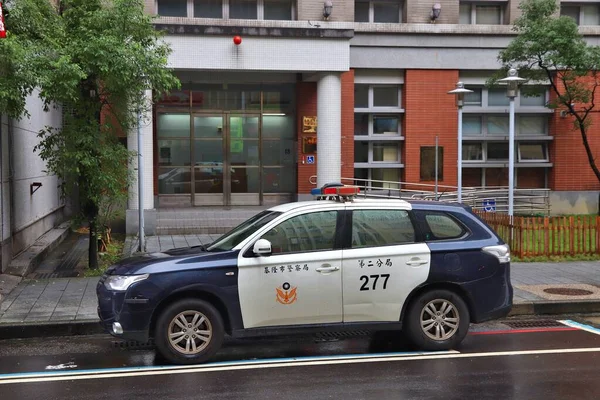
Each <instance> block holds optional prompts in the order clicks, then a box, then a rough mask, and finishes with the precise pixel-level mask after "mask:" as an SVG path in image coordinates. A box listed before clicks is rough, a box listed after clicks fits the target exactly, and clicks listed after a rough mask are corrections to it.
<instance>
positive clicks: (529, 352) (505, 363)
mask: <svg viewBox="0 0 600 400" xmlns="http://www.w3.org/2000/svg"><path fill="white" fill-rule="evenodd" d="M530 325H533V326H530V327H525V328H519V327H517V328H518V329H515V328H514V327H511V326H508V325H505V324H503V323H501V322H498V323H494V324H488V325H484V326H476V327H474V331H473V332H472V334H470V335H469V336H468V337H467V338H466V339H465V341H464V342H463V345H462V346H461V347H460V348H458V349H456V351H451V352H440V353H427V354H423V353H415V351H414V349H411V348H410V347H408V346H407V345H406V344H405V343H404V342H403V340H401V339H399V338H398V337H397V336H394V335H390V334H382V335H376V336H371V335H367V334H364V333H362V332H357V333H356V334H355V335H350V336H346V335H344V336H340V337H331V336H329V335H319V336H314V335H313V336H302V337H291V338H290V337H287V338H269V339H261V340H237V341H231V340H230V341H228V342H227V344H226V346H225V347H224V348H223V350H222V351H221V352H220V353H219V354H218V356H217V358H216V359H215V360H214V361H212V362H211V363H209V364H204V365H200V366H188V367H181V366H164V363H163V362H162V361H161V360H159V359H157V357H156V356H155V353H154V351H153V350H152V349H151V348H136V347H131V348H126V347H120V346H121V345H117V344H115V343H117V342H115V341H114V340H113V339H112V338H110V337H108V336H103V335H99V336H85V337H70V338H45V339H26V340H25V339H24V340H6V341H0V399H2V400H5V399H6V400H12V399H120V398H123V399H137V398H139V399H268V400H271V399H273V400H275V399H276V400H282V399H286V400H287V399H302V400H306V399H352V400H356V399H377V400H383V399H437V398H444V399H600V382H598V377H600V331H598V332H596V333H594V332H588V331H585V330H582V329H580V327H578V326H576V325H575V326H568V325H565V324H559V323H553V324H552V323H550V324H548V323H547V322H546V324H545V325H547V326H545V327H544V326H537V327H536V326H535V325H536V324H530ZM541 325H544V324H541ZM548 325H549V326H548ZM117 368H120V369H117ZM23 373H37V374H32V375H31V374H30V375H23Z"/></svg>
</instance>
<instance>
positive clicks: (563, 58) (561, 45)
mask: <svg viewBox="0 0 600 400" xmlns="http://www.w3.org/2000/svg"><path fill="white" fill-rule="evenodd" d="M519 8H520V9H521V11H522V16H521V17H519V18H517V20H516V21H515V23H514V28H513V29H514V30H515V32H516V33H517V37H516V38H515V39H513V40H512V41H511V42H510V44H509V45H508V46H507V48H506V49H504V50H502V51H501V52H500V54H499V56H498V59H499V61H500V62H501V63H502V65H503V68H502V69H501V70H500V71H498V72H497V74H495V75H494V76H493V77H492V79H490V81H489V82H488V84H490V85H493V84H495V83H496V82H497V80H498V79H500V78H503V77H505V76H506V71H507V70H508V69H510V68H515V69H517V70H518V71H519V76H520V77H522V78H526V79H528V80H529V81H531V82H539V83H541V82H548V81H549V82H550V85H551V88H552V91H553V92H554V94H555V96H554V99H553V100H551V101H550V103H549V104H548V106H549V107H551V108H559V109H563V110H566V111H567V112H568V113H569V114H570V115H572V116H573V128H574V129H575V130H579V131H580V133H581V138H582V140H583V144H584V147H585V150H586V154H587V157H588V161H589V164H590V166H591V168H592V170H593V171H594V173H595V175H596V177H597V178H598V180H599V181H600V170H599V169H598V167H597V166H596V161H595V159H596V157H595V156H594V154H593V151H592V149H591V147H590V145H589V142H588V137H587V136H588V128H589V127H590V123H591V121H590V119H588V116H589V114H590V112H591V111H592V110H593V109H594V108H595V94H596V91H597V88H598V86H600V75H599V72H598V70H599V69H600V47H598V46H592V45H589V44H588V43H587V42H586V41H585V39H584V37H583V36H582V35H581V34H580V33H579V28H578V26H577V24H576V23H575V21H574V20H573V19H572V18H569V17H566V16H563V17H559V16H558V13H559V3H558V2H557V1H556V0H525V1H524V2H522V3H521V4H520V5H519ZM532 92H534V91H532V90H527V89H526V90H525V93H524V94H525V95H528V94H533V93H532Z"/></svg>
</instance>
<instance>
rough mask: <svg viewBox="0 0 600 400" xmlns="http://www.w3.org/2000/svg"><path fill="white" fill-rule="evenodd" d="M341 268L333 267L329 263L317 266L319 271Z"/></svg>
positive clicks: (332, 270)
mask: <svg viewBox="0 0 600 400" xmlns="http://www.w3.org/2000/svg"><path fill="white" fill-rule="evenodd" d="M339 269H340V267H332V266H331V265H329V264H323V265H322V266H320V267H319V268H317V272H334V271H338V270H339Z"/></svg>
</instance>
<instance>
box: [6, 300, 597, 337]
mask: <svg viewBox="0 0 600 400" xmlns="http://www.w3.org/2000/svg"><path fill="white" fill-rule="evenodd" d="M592 313H600V300H578V301H547V302H535V303H533V302H529V303H517V304H514V305H513V308H512V310H511V312H510V314H509V317H515V316H524V317H525V316H532V315H559V314H592ZM101 333H107V332H105V331H104V329H103V328H102V327H101V326H100V322H99V320H97V319H91V320H79V321H56V322H30V323H14V324H0V340H3V339H17V338H33V337H50V336H76V335H93V334H101Z"/></svg>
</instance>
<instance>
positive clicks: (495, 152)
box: [462, 142, 549, 163]
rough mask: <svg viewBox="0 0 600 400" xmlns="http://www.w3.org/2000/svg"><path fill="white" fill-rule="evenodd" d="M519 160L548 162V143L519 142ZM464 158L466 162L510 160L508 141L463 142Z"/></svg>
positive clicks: (517, 155)
mask: <svg viewBox="0 0 600 400" xmlns="http://www.w3.org/2000/svg"><path fill="white" fill-rule="evenodd" d="M517 146H518V154H516V155H515V157H517V160H518V161H519V162H534V161H535V162H548V161H549V159H548V145H547V144H546V143H544V142H520V143H517ZM462 149H463V153H462V159H463V161H465V162H475V163H477V162H486V161H506V160H508V142H489V143H486V142H483V143H481V142H476V143H463V146H462Z"/></svg>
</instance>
